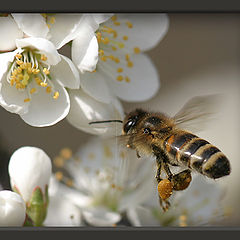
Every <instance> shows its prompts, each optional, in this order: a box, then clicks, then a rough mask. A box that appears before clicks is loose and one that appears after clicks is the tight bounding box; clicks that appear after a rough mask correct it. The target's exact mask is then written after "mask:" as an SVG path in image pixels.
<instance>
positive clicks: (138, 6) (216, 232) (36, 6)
mask: <svg viewBox="0 0 240 240" xmlns="http://www.w3.org/2000/svg"><path fill="white" fill-rule="evenodd" d="M0 12H2V13H4V12H65V13H74V12H85V13H87V12H91V13H94V12H96V13H97V12H99V13H103V12H106V13H107V12H115V13H132V12H149V13H160V12H167V13H239V12H240V1H235V0H228V1H219V0H218V1H217V0H211V1H209V0H208V1H206V0H205V1H203V0H195V1H194V0H181V1H179V0H165V1H156V0H148V1H138V2H135V1H132V2H130V1H125V0H122V1H116V0H87V1H83V0H80V1H76V0H75V1H73V0H68V1H67V2H64V1H58V2H57V4H56V2H55V1H45V0H44V1H34V2H33V1H31V2H30V1H3V2H1V8H0ZM239 232H240V227H222V226H221V227H185V228H175V227H171V228H170V227H165V228H153V227H141V228H136V227H116V228H105V227H101V228H99V227H97V228H95V227H87V228H85V227H79V228H75V227H71V228H66V227H57V228H54V227H51V228H50V227H46V228H42V227H40V228H31V227H26V228H0V234H1V238H4V236H6V237H8V238H9V237H15V238H18V237H24V238H26V237H31V238H32V237H34V239H35V238H36V237H39V238H40V239H42V238H43V237H45V236H46V237H57V238H59V237H60V238H61V237H62V238H64V239H66V238H69V237H70V238H73V239H74V237H76V238H79V237H88V238H89V237H90V238H91V237H94V238H99V237H115V236H116V234H117V236H119V237H120V238H121V237H122V236H129V237H133V236H136V237H141V236H142V237H152V235H154V236H156V238H165V237H166V238H167V239H168V238H172V237H175V238H176V239H178V238H179V237H184V238H186V237H191V238H196V237H199V238H203V237H205V236H206V237H210V238H214V239H219V237H220V238H221V237H222V238H226V239H227V238H229V237H231V236H232V235H234V234H237V235H239ZM70 233H71V234H70ZM69 234H70V235H69Z"/></svg>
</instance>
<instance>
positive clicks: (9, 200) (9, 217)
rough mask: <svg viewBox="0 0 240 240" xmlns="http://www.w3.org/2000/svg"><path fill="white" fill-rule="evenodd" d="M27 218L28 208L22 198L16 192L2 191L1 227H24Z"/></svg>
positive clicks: (0, 205) (0, 207)
mask: <svg viewBox="0 0 240 240" xmlns="http://www.w3.org/2000/svg"><path fill="white" fill-rule="evenodd" d="M25 217H26V206H25V202H24V201H23V199H22V198H21V196H20V195H19V194H17V193H15V192H12V191H8V190H2V191H0V226H1V227H4V226H5V227H17V226H23V224H24V221H25Z"/></svg>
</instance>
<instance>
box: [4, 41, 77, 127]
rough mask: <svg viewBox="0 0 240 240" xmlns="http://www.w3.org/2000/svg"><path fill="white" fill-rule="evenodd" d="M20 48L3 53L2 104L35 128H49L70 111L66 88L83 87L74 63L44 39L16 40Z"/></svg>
mask: <svg viewBox="0 0 240 240" xmlns="http://www.w3.org/2000/svg"><path fill="white" fill-rule="evenodd" d="M15 42H16V46H17V49H16V50H15V51H12V52H8V53H2V54H0V62H1V66H0V105H2V107H4V108H5V109H6V110H8V111H10V112H12V113H17V114H19V115H20V116H21V118H22V119H23V120H24V121H25V122H26V123H28V124H29V125H32V126H38V127H43V126H49V125H53V124H55V123H57V122H58V121H60V120H62V119H63V118H64V117H66V115H67V114H68V112H69V109H70V100H69V96H68V93H67V91H66V89H65V88H64V87H68V88H79V85H80V79H79V74H78V71H77V69H76V68H75V66H74V64H73V63H72V61H71V60H70V59H69V58H67V57H65V56H63V55H60V54H59V53H58V52H57V50H56V48H55V47H54V45H53V44H52V43H51V42H50V41H48V40H46V39H44V38H36V37H28V38H23V39H16V41H15Z"/></svg>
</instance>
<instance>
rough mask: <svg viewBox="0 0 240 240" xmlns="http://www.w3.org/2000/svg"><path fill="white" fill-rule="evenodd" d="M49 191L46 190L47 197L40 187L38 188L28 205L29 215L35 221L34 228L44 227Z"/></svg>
mask: <svg viewBox="0 0 240 240" xmlns="http://www.w3.org/2000/svg"><path fill="white" fill-rule="evenodd" d="M47 206H48V190H47V187H46V188H45V196H44V195H43V193H42V190H41V188H40V187H36V188H35V189H34V191H33V193H32V197H31V199H30V201H29V202H28V203H27V214H28V216H29V217H30V218H31V219H32V220H33V222H34V226H42V223H43V221H44V220H45V217H46V215H47Z"/></svg>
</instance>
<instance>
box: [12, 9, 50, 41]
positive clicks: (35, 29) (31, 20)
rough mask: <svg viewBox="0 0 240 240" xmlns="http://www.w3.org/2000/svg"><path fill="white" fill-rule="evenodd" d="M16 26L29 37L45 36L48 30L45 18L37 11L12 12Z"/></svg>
mask: <svg viewBox="0 0 240 240" xmlns="http://www.w3.org/2000/svg"><path fill="white" fill-rule="evenodd" d="M12 16H13V18H14V20H15V21H16V23H17V24H18V27H19V28H20V29H21V30H22V31H23V32H24V33H25V34H26V35H27V36H30V37H42V38H46V37H47V33H48V31H49V29H48V27H47V24H46V22H45V19H44V18H43V17H42V16H41V15H40V14H38V13H24V14H22V13H13V14H12Z"/></svg>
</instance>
